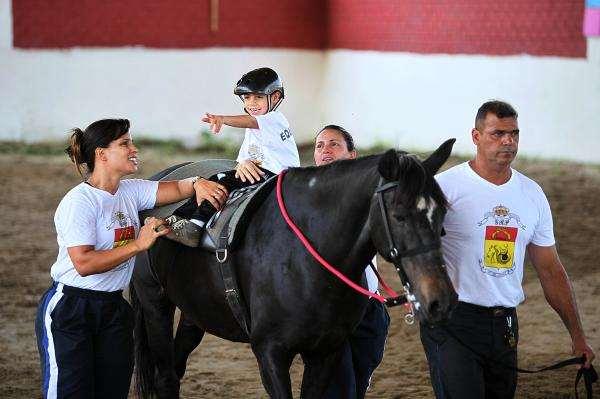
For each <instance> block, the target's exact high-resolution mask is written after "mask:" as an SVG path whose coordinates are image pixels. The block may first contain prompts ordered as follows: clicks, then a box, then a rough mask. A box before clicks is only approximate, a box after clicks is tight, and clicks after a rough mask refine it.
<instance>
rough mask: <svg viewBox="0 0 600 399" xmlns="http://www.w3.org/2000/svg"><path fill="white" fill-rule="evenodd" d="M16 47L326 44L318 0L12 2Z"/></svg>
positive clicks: (296, 45) (307, 46)
mask: <svg viewBox="0 0 600 399" xmlns="http://www.w3.org/2000/svg"><path fill="white" fill-rule="evenodd" d="M12 9H13V30H14V34H13V37H14V46H15V47H21V48H68V47H114V46H131V45H140V46H147V47H159V48H202V47H212V46H220V47H292V48H323V47H324V46H325V38H326V35H325V24H326V21H327V18H326V15H325V14H324V13H323V9H324V8H323V2H322V1H321V0H302V1H294V0H287V1H286V0H255V1H249V2H248V1H246V2H241V1H236V0H219V11H220V12H219V30H218V31H217V32H211V31H210V0H196V1H191V0H153V1H150V0H13V3H12Z"/></svg>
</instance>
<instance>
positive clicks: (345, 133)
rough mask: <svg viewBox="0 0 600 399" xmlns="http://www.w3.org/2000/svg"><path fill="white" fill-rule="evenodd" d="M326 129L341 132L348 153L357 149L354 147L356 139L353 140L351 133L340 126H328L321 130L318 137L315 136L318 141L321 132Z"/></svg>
mask: <svg viewBox="0 0 600 399" xmlns="http://www.w3.org/2000/svg"><path fill="white" fill-rule="evenodd" d="M326 129H332V130H335V131H337V132H339V133H340V134H341V135H342V137H343V138H344V141H345V142H346V146H347V147H348V151H354V149H355V147H354V139H353V138H352V135H351V134H350V133H348V131H347V130H346V129H344V128H343V127H341V126H339V125H327V126H325V127H324V128H322V129H321V130H319V133H317V136H315V140H316V139H317V137H318V136H319V134H321V132H322V131H323V130H326Z"/></svg>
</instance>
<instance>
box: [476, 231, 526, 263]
mask: <svg viewBox="0 0 600 399" xmlns="http://www.w3.org/2000/svg"><path fill="white" fill-rule="evenodd" d="M518 232H519V229H517V228H516V227H506V226H486V228H485V243H484V257H483V259H484V262H483V263H484V265H485V266H487V267H495V268H498V269H510V268H511V267H512V265H513V259H514V256H515V241H516V239H517V233H518Z"/></svg>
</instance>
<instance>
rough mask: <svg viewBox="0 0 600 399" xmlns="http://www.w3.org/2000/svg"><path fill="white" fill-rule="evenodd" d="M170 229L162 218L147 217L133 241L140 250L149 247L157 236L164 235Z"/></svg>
mask: <svg viewBox="0 0 600 399" xmlns="http://www.w3.org/2000/svg"><path fill="white" fill-rule="evenodd" d="M169 231H171V229H170V228H169V226H168V225H167V224H166V222H165V220H164V219H159V218H155V217H152V216H150V217H147V218H146V219H144V225H143V226H142V228H141V229H140V234H138V237H137V238H136V239H135V243H136V245H137V246H138V248H139V250H140V251H145V250H147V249H149V248H150V247H151V246H152V245H154V243H155V242H156V239H157V238H158V237H161V236H164V235H166V234H168V233H169Z"/></svg>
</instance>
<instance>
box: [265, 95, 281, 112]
mask: <svg viewBox="0 0 600 399" xmlns="http://www.w3.org/2000/svg"><path fill="white" fill-rule="evenodd" d="M275 93H276V92H275ZM275 93H271V94H269V96H268V97H267V102H268V105H269V112H272V111H275V110H276V109H277V107H279V105H281V102H282V101H283V97H279V101H277V104H275V106H274V107H273V109H271V96H272V95H273V94H275Z"/></svg>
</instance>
